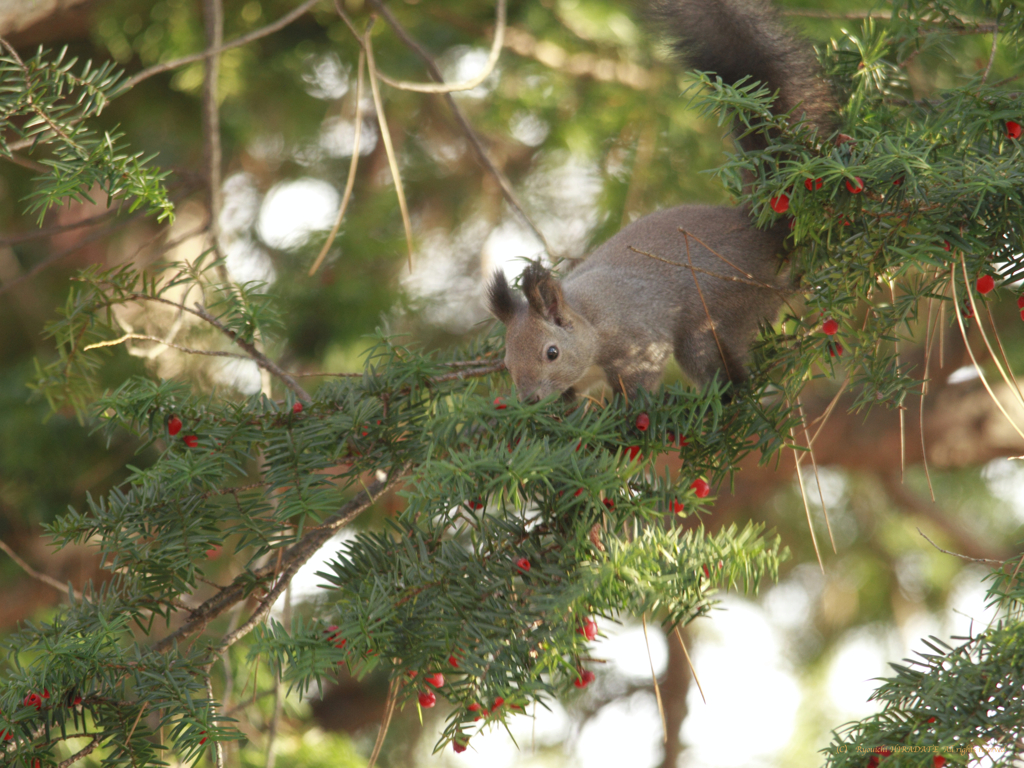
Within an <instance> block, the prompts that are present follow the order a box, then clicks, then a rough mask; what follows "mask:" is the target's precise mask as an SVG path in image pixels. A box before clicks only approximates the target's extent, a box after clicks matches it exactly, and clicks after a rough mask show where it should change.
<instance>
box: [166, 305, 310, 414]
mask: <svg viewBox="0 0 1024 768" xmlns="http://www.w3.org/2000/svg"><path fill="white" fill-rule="evenodd" d="M170 303H172V304H173V302H170ZM195 306H196V308H195V311H194V314H196V315H198V316H199V317H201V318H203V320H205V321H206V322H208V323H209V324H210V325H212V326H213V327H214V328H217V329H218V330H219V331H220V332H221V333H223V334H224V335H225V336H227V337H228V338H229V339H231V340H232V341H233V342H235V344H237V345H238V346H240V347H241V348H242V349H244V350H245V352H246V354H247V355H249V357H251V358H252V359H253V361H254V362H255V363H256V365H258V366H260V368H263V369H264V370H266V371H269V372H270V373H272V374H273V375H274V376H277V378H279V379H280V380H281V381H282V382H283V383H284V385H285V386H286V387H288V389H290V390H291V391H292V392H294V393H295V396H296V397H298V398H299V399H300V400H302V402H304V403H306V404H309V403H311V402H313V398H311V397H310V396H309V393H308V392H306V390H304V389H303V388H302V387H300V386H299V384H298V383H297V382H296V381H295V379H293V378H292V377H291V376H289V375H288V373H287V372H286V371H284V370H283V369H282V368H281V367H280V366H279V365H278V364H277V363H275V362H274V361H273V360H271V359H270V358H268V357H267V356H266V355H264V354H263V353H262V352H260V351H259V350H258V349H256V347H255V346H253V345H252V344H251V343H249V342H248V341H246V340H245V339H243V338H242V337H241V336H239V335H238V334H237V333H235V332H234V331H232V330H231V329H230V328H227V327H225V325H224V324H223V323H222V322H221V321H220V320H218V319H217V318H216V317H214V316H213V315H211V314H210V313H209V312H207V311H206V308H205V307H203V305H202V304H199V303H198V302H197V303H196V305H195Z"/></svg>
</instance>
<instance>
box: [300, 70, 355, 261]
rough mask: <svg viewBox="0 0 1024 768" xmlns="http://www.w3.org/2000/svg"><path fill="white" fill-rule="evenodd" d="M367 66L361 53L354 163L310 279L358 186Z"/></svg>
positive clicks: (338, 227) (353, 145)
mask: <svg viewBox="0 0 1024 768" xmlns="http://www.w3.org/2000/svg"><path fill="white" fill-rule="evenodd" d="M365 64H366V52H365V51H360V52H359V66H358V67H357V75H356V116H355V125H356V129H355V136H353V138H352V162H351V163H349V166H348V179H347V180H346V181H345V194H344V195H342V197H341V207H340V208H338V217H337V218H336V219H335V220H334V226H333V227H331V232H330V234H329V235H327V240H326V241H325V242H324V247H323V248H321V249H320V254H319V255H318V256H317V257H316V260H315V261H314V262H313V266H311V267H310V268H309V276H310V277H312V276H313V275H315V274H316V271H317V270H318V269H320V265H321V264H322V263H323V260H324V258H325V257H326V256H327V251H329V250H330V248H331V245H333V243H334V238H335V237H337V236H338V229H340V228H341V220H342V219H343V218H344V217H345V210H346V209H347V208H348V202H349V200H350V199H351V198H352V188H353V187H354V186H355V184H356V168H357V167H358V166H359V139H360V136H361V135H362V129H363V66H364V65H365Z"/></svg>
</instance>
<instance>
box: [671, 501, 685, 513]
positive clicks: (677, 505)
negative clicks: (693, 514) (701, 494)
mask: <svg viewBox="0 0 1024 768" xmlns="http://www.w3.org/2000/svg"><path fill="white" fill-rule="evenodd" d="M668 508H669V509H670V510H671V511H672V513H673V514H676V515H681V514H683V510H684V509H685V507H684V505H683V502H681V501H675V500H673V501H672V502H671V503H670V504H669V505H668Z"/></svg>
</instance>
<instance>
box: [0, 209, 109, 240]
mask: <svg viewBox="0 0 1024 768" xmlns="http://www.w3.org/2000/svg"><path fill="white" fill-rule="evenodd" d="M117 214H118V210H117V209H116V208H114V209H111V210H109V211H107V212H106V213H101V214H99V215H97V216H90V217H89V218H88V219H82V220H81V221H76V222H75V223H74V224H58V225H55V226H52V227H44V228H42V229H35V230H32V231H31V232H23V233H22V234H20V235H11V236H9V237H0V248H3V247H5V246H8V245H17V244H18V243H24V242H26V241H28V240H41V239H43V238H46V237H51V236H53V235H59V234H60V233H61V232H68V231H70V230H72V229H81V228H82V227H91V226H93V225H94V224H100V223H102V222H104V221H106V220H107V219H111V218H113V217H115V216H117Z"/></svg>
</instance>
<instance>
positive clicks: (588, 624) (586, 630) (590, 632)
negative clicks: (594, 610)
mask: <svg viewBox="0 0 1024 768" xmlns="http://www.w3.org/2000/svg"><path fill="white" fill-rule="evenodd" d="M576 632H577V633H579V634H581V635H583V636H584V637H585V638H587V640H593V639H594V638H596V637H597V621H595V620H594V617H593V616H587V618H585V619H584V620H583V626H582V627H580V628H579V629H577V630H576Z"/></svg>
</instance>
